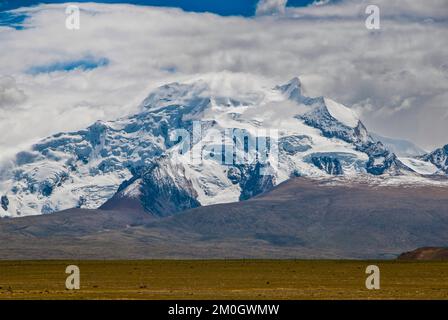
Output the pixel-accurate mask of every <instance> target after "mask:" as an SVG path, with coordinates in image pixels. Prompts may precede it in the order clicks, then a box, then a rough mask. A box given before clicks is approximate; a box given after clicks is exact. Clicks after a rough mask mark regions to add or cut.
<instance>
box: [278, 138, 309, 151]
mask: <svg viewBox="0 0 448 320" xmlns="http://www.w3.org/2000/svg"><path fill="white" fill-rule="evenodd" d="M311 144H312V140H311V138H310V137H308V136H306V135H294V136H288V137H282V138H280V139H279V149H280V150H283V151H285V152H286V153H287V154H290V155H293V154H296V153H299V152H305V151H308V150H309V149H311Z"/></svg>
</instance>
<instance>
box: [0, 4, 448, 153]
mask: <svg viewBox="0 0 448 320" xmlns="http://www.w3.org/2000/svg"><path fill="white" fill-rule="evenodd" d="M1 2H2V0H0V3H1ZM19 2H21V4H27V5H29V4H31V2H32V4H33V6H32V7H22V8H20V9H16V10H15V11H12V12H11V11H9V12H3V13H0V51H1V54H0V150H1V152H0V158H1V157H9V156H11V155H13V154H14V153H15V152H17V151H19V150H21V149H23V148H27V147H29V146H30V145H31V144H32V143H33V142H35V141H37V140H38V139H40V138H43V137H45V136H48V135H50V134H54V133H57V132H60V131H71V130H79V129H81V128H84V127H87V126H88V125H90V124H91V123H93V122H95V121H96V120H113V119H116V118H118V117H122V116H126V115H128V114H132V113H134V112H136V111H137V107H138V105H139V103H140V102H141V101H142V100H143V99H144V97H145V96H146V95H147V94H148V93H149V91H150V90H151V89H152V88H155V87H157V86H159V85H162V84H164V83H167V82H172V81H188V80H189V79H192V78H200V77H201V76H205V75H209V74H217V75H220V74H221V75H225V74H229V73H231V74H232V75H233V76H232V77H231V78H232V79H240V80H239V81H241V83H243V82H244V81H246V80H245V79H249V78H250V79H251V81H254V82H256V81H257V80H256V79H263V81H265V80H266V79H268V81H269V82H270V84H272V86H274V85H276V84H280V83H284V82H286V81H288V80H289V79H290V78H292V77H294V76H299V77H300V79H301V81H302V83H303V85H304V88H305V91H306V93H307V94H308V95H310V96H320V95H324V96H327V97H331V98H332V99H334V100H336V101H338V102H341V103H343V104H345V105H347V106H348V107H350V108H352V109H353V110H355V111H356V112H357V114H358V115H359V116H360V118H361V119H362V121H363V122H364V123H365V124H366V126H367V128H368V129H369V130H371V131H374V132H377V133H379V134H381V135H384V136H389V137H396V138H404V139H408V140H412V141H414V142H415V143H417V144H418V145H420V146H422V147H424V148H426V149H427V150H431V149H434V148H436V147H440V146H442V145H444V144H447V143H448V138H447V137H448V126H447V125H446V123H447V120H448V105H447V101H448V61H447V59H446V58H447V57H448V9H447V1H446V0H428V1H418V0H377V1H375V3H376V4H377V5H378V7H379V8H380V10H381V11H380V12H381V14H380V17H381V20H380V21H381V25H380V29H379V30H369V29H367V28H366V27H365V20H366V17H367V15H366V14H365V8H366V7H367V5H369V4H370V2H369V1H363V0H358V1H354V0H339V1H313V2H311V1H308V2H306V3H305V2H304V1H298V2H294V1H291V0H290V1H286V0H262V1H259V2H256V1H187V0H185V1H171V2H170V3H169V4H174V3H178V4H176V5H174V6H173V7H171V8H167V7H160V6H159V7H153V6H148V5H151V4H152V5H154V4H161V3H162V1H157V2H158V3H155V2H156V1H149V0H148V1H129V2H135V3H136V2H140V3H141V2H145V4H146V5H145V6H141V5H135V4H129V3H128V4H101V3H93V2H90V3H78V4H77V5H78V6H79V7H80V9H81V28H80V30H68V29H67V28H66V27H65V19H66V14H65V9H66V7H67V4H60V3H58V4H54V3H53V4H40V5H35V2H36V1H9V3H6V2H5V1H3V7H0V8H2V9H3V10H8V9H15V8H17V7H21V5H20V6H19V5H18V3H19ZM53 2H54V1H53ZM109 2H111V1H109ZM165 3H166V4H168V2H167V1H165ZM219 3H225V4H221V5H219ZM11 4H13V6H11ZM253 79H255V80H253ZM260 81H262V80H260Z"/></svg>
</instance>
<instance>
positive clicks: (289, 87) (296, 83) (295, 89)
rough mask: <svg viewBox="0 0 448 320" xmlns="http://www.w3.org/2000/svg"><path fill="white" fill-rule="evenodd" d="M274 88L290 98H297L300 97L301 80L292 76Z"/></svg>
mask: <svg viewBox="0 0 448 320" xmlns="http://www.w3.org/2000/svg"><path fill="white" fill-rule="evenodd" d="M275 89H276V90H279V91H280V92H282V93H283V94H285V95H286V96H287V97H288V99H291V100H297V99H299V98H301V97H302V82H301V81H300V79H299V78H298V77H294V78H292V79H291V80H289V81H288V82H287V83H285V84H283V85H280V86H277V87H275Z"/></svg>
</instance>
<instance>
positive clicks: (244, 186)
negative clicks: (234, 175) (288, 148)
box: [240, 163, 275, 201]
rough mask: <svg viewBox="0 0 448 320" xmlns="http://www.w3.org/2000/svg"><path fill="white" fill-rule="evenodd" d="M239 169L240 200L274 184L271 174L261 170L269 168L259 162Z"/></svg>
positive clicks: (263, 190) (257, 193)
mask: <svg viewBox="0 0 448 320" xmlns="http://www.w3.org/2000/svg"><path fill="white" fill-rule="evenodd" d="M240 170H241V171H242V175H241V177H242V179H241V181H240V186H241V194H240V201H242V200H247V199H249V198H252V197H254V196H256V195H259V194H261V193H264V192H266V191H268V190H271V189H272V188H273V187H274V185H275V180H274V176H273V175H269V174H263V171H262V170H269V168H266V167H264V166H263V165H262V164H260V163H257V164H256V165H252V166H243V167H241V168H240Z"/></svg>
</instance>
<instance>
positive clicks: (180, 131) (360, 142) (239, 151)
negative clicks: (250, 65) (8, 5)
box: [0, 78, 446, 217]
mask: <svg viewBox="0 0 448 320" xmlns="http://www.w3.org/2000/svg"><path fill="white" fill-rule="evenodd" d="M223 132H224V133H225V134H224V135H223V134H222V133H223ZM263 144H264V148H261V147H260V145H263ZM249 146H254V147H253V148H250V147H249ZM229 150H230V151H229ZM198 155H199V156H198ZM445 155H446V153H445ZM239 157H243V158H244V157H247V159H243V160H244V161H235V159H239V160H241V159H242V158H239ZM437 159H439V158H437ZM445 159H446V158H445ZM419 161H421V162H424V163H429V161H430V162H433V161H432V160H431V159H430V158H428V159H426V158H425V159H421V160H419ZM445 165H446V164H445ZM2 171H3V172H5V171H6V170H2ZM416 171H417V170H414V169H413V168H412V166H411V165H406V164H405V163H404V162H403V161H401V160H400V159H399V158H397V156H396V155H395V154H393V153H392V152H390V151H389V150H388V149H387V148H386V147H385V146H384V145H383V144H382V143H381V142H379V141H377V140H376V139H374V138H372V137H371V136H370V134H369V133H368V131H367V129H366V128H365V126H364V125H363V124H362V122H361V121H360V120H359V119H358V117H357V116H356V114H355V113H354V112H353V111H352V110H351V109H349V108H347V107H345V106H343V105H341V104H339V103H337V102H335V101H333V100H331V99H328V98H323V97H317V98H310V97H306V96H305V95H303V92H302V85H301V82H300V80H299V79H298V78H294V79H292V80H291V81H289V82H288V83H286V84H284V85H281V86H276V87H274V88H268V87H262V88H259V89H257V90H250V91H249V92H241V91H240V92H238V93H235V94H229V93H228V92H227V93H224V91H222V90H219V88H216V86H212V85H210V83H209V82H208V81H202V80H199V81H192V82H189V83H171V84H167V85H164V86H162V87H160V88H158V89H156V90H154V91H153V92H152V93H151V94H150V95H149V96H148V97H147V98H146V99H145V100H144V101H143V103H142V104H141V106H140V112H139V113H137V114H134V115H132V116H127V117H124V118H121V119H118V120H115V121H107V122H106V121H99V122H96V123H95V124H93V125H91V126H90V127H88V128H87V129H84V130H80V131H77V132H68V133H58V134H55V135H53V136H51V137H48V138H45V139H43V140H41V141H40V142H39V143H37V144H35V145H34V146H33V147H32V148H31V150H27V151H23V152H20V153H19V154H17V156H16V159H15V164H14V167H13V168H11V170H8V171H7V174H6V175H5V174H3V177H2V180H1V181H0V196H1V208H0V215H1V216H11V217H16V216H24V215H34V214H45V213H52V212H55V211H60V210H64V209H68V208H73V207H82V208H98V207H100V206H101V205H103V204H104V203H105V202H106V201H108V200H109V199H111V198H112V197H113V196H114V195H115V197H122V198H123V197H126V198H131V199H136V200H137V201H139V202H140V203H141V205H142V207H143V208H144V209H145V210H147V211H149V212H152V213H153V214H156V215H162V216H163V215H169V214H172V213H175V212H178V211H182V210H184V209H188V208H192V207H197V206H201V205H202V206H203V205H210V204H217V203H226V202H234V201H239V200H245V199H248V198H250V197H252V196H255V195H257V194H259V193H261V192H263V191H266V190H268V189H270V188H272V187H273V186H275V185H277V184H279V183H281V182H283V181H285V180H287V179H289V178H290V177H292V176H309V177H316V178H325V177H329V176H331V175H342V176H347V177H354V176H357V177H358V176H360V175H363V176H364V175H365V176H366V177H369V176H377V175H409V176H414V175H416ZM417 172H418V171H417Z"/></svg>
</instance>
